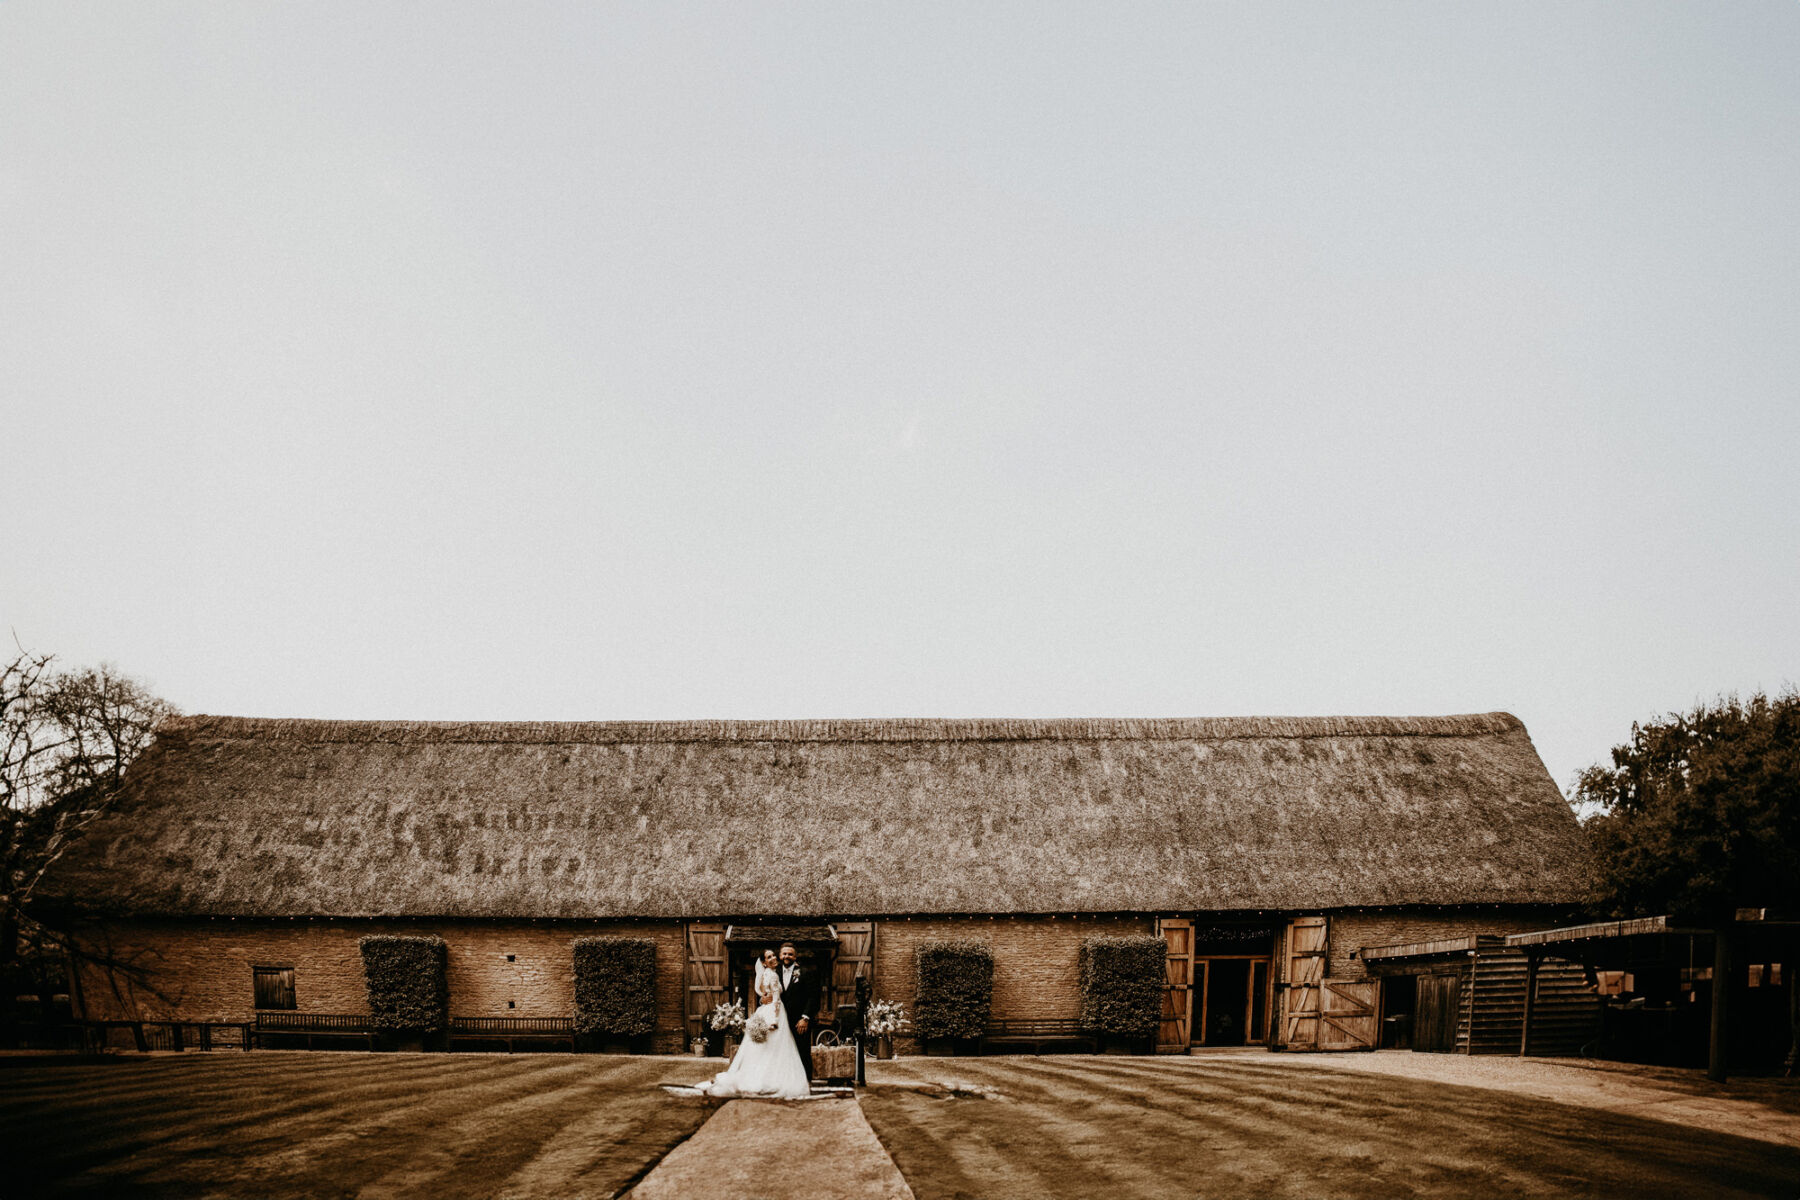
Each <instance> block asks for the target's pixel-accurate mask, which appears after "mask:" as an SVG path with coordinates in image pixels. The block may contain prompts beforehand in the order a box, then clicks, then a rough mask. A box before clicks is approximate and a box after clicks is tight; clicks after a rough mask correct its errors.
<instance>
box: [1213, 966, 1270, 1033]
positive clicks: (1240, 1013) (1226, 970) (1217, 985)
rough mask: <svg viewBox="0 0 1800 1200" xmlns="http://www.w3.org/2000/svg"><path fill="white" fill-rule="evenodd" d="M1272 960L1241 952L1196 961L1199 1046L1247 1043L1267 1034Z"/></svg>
mask: <svg viewBox="0 0 1800 1200" xmlns="http://www.w3.org/2000/svg"><path fill="white" fill-rule="evenodd" d="M1270 962H1271V960H1270V959H1267V958H1249V957H1244V956H1241V955H1233V956H1229V957H1224V956H1221V957H1208V958H1204V959H1196V960H1195V962H1194V993H1195V996H1196V1002H1195V1010H1196V1011H1195V1014H1194V1015H1195V1018H1196V1020H1195V1022H1194V1032H1195V1034H1196V1036H1195V1038H1194V1042H1195V1044H1196V1045H1201V1046H1248V1045H1251V1044H1252V1043H1255V1042H1261V1041H1263V1040H1264V1039H1265V1038H1266V1037H1267V1036H1268V1025H1269V965H1270Z"/></svg>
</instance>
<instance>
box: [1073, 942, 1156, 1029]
mask: <svg viewBox="0 0 1800 1200" xmlns="http://www.w3.org/2000/svg"><path fill="white" fill-rule="evenodd" d="M1168 957H1169V943H1168V942H1167V941H1165V940H1163V939H1162V938H1159V937H1150V936H1148V935H1142V936H1136V937H1091V938H1088V939H1086V940H1085V941H1083V942H1082V943H1081V1023H1082V1025H1083V1026H1085V1027H1086V1028H1088V1029H1092V1030H1095V1031H1097V1032H1100V1033H1112V1034H1118V1035H1120V1036H1124V1037H1146V1036H1149V1035H1152V1034H1154V1033H1155V1032H1156V1026H1157V1023H1158V1022H1159V1021H1161V1020H1162V1002H1163V989H1164V987H1165V986H1166V985H1167V983H1168V975H1167V972H1168V965H1167V964H1168Z"/></svg>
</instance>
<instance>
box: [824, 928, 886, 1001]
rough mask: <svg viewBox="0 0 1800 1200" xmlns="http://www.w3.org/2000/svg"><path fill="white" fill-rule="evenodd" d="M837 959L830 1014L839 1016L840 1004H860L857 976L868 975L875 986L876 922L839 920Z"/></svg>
mask: <svg viewBox="0 0 1800 1200" xmlns="http://www.w3.org/2000/svg"><path fill="white" fill-rule="evenodd" d="M837 935H838V946H837V957H836V958H834V959H832V960H831V995H830V996H829V997H828V998H827V1003H826V1011H827V1012H829V1013H831V1014H833V1015H836V1013H837V1008H838V1005H840V1004H855V1003H856V977H857V976H858V975H866V976H868V979H869V984H870V986H871V987H872V986H873V985H874V983H875V922H873V921H839V922H838V923H837Z"/></svg>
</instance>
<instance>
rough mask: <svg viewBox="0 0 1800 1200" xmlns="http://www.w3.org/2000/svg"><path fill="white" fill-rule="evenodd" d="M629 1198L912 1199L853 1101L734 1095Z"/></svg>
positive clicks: (684, 1199)
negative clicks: (791, 1101) (754, 1098)
mask: <svg viewBox="0 0 1800 1200" xmlns="http://www.w3.org/2000/svg"><path fill="white" fill-rule="evenodd" d="M626 1194H627V1196H628V1197H629V1198H630V1200H913V1193H912V1189H911V1188H909V1187H908V1186H907V1185H906V1180H905V1179H904V1178H903V1177H902V1176H901V1174H900V1168H898V1167H896V1166H895V1165H894V1160H893V1159H891V1158H889V1157H888V1152H887V1150H886V1149H884V1148H883V1147H882V1145H881V1139H880V1138H877V1137H876V1136H875V1131H874V1130H873V1129H871V1128H869V1122H868V1121H867V1120H866V1119H864V1117H863V1114H862V1107H861V1106H860V1105H859V1104H858V1103H857V1102H856V1101H855V1100H853V1099H847V1100H840V1099H815V1100H811V1101H800V1102H796V1103H787V1102H784V1101H780V1100H732V1101H728V1102H727V1103H726V1104H724V1105H723V1106H721V1107H720V1109H719V1110H718V1111H717V1112H715V1113H714V1114H713V1115H712V1116H711V1117H710V1118H709V1119H708V1120H707V1122H706V1124H704V1125H702V1126H701V1127H700V1129H699V1131H698V1132H697V1133H695V1134H694V1136H692V1137H690V1138H689V1139H688V1140H687V1141H685V1142H683V1143H682V1144H681V1145H679V1146H677V1147H676V1148H675V1149H674V1150H673V1151H671V1152H670V1153H669V1154H668V1155H667V1157H665V1158H664V1159H663V1160H662V1161H661V1162H660V1163H658V1164H657V1165H656V1167H655V1168H654V1169H652V1170H651V1172H650V1173H649V1174H648V1175H646V1176H644V1178H643V1180H642V1181H640V1182H639V1183H638V1185H637V1186H636V1187H634V1188H632V1189H631V1191H629V1192H628V1193H626Z"/></svg>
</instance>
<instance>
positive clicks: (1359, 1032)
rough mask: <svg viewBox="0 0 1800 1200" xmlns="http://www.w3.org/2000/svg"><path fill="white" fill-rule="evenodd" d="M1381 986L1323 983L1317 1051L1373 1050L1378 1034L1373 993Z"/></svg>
mask: <svg viewBox="0 0 1800 1200" xmlns="http://www.w3.org/2000/svg"><path fill="white" fill-rule="evenodd" d="M1380 987H1381V984H1380V983H1378V982H1376V981H1375V980H1370V981H1368V982H1367V983H1349V982H1346V981H1345V980H1342V979H1326V980H1323V981H1322V983H1321V986H1320V989H1319V991H1320V997H1319V998H1320V1000H1321V1001H1322V1002H1323V1003H1322V1004H1321V1007H1320V1009H1319V1049H1321V1050H1373V1049H1374V1048H1375V1039H1376V1036H1377V1034H1378V1032H1379V1028H1380V1027H1379V1026H1378V1025H1377V1024H1376V1006H1377V1003H1378V997H1377V995H1376V993H1377V992H1378V991H1379V990H1380Z"/></svg>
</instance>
